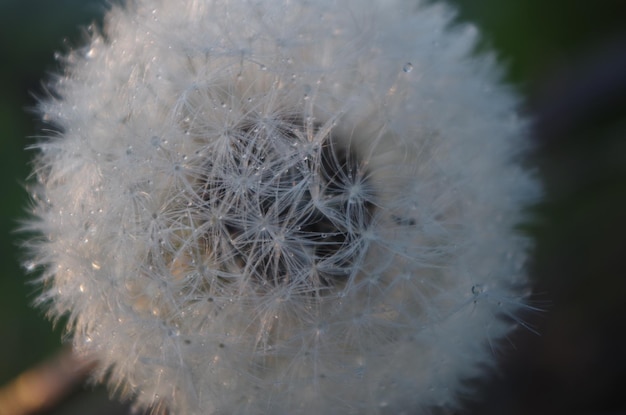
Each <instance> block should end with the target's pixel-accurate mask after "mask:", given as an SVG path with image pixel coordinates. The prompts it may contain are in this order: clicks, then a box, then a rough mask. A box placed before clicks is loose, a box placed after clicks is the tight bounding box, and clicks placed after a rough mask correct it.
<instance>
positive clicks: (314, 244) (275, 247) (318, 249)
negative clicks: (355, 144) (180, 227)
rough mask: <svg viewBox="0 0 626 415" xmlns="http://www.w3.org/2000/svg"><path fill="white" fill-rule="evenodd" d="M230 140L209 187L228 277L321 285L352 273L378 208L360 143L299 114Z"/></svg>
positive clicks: (240, 130) (246, 126)
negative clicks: (309, 122)
mask: <svg viewBox="0 0 626 415" xmlns="http://www.w3.org/2000/svg"><path fill="white" fill-rule="evenodd" d="M312 128H314V129H315V131H307V129H309V130H311V129H312ZM313 137H314V139H312V138H313ZM226 139H227V145H220V146H217V145H216V147H215V149H214V151H213V156H214V157H213V159H212V160H210V161H209V163H208V165H207V176H206V178H205V179H204V180H203V183H202V186H201V188H202V191H201V195H202V199H203V200H204V204H203V207H204V208H205V209H207V210H208V213H209V215H213V216H214V213H215V212H219V214H218V215H217V216H218V217H219V218H220V220H219V221H218V222H217V223H215V224H214V225H212V229H211V235H212V237H209V238H207V240H208V244H209V245H210V246H209V248H210V249H211V250H212V252H214V253H217V254H219V255H217V256H216V257H217V258H219V260H220V261H222V262H223V263H222V264H221V267H222V268H223V271H224V272H225V275H227V274H228V273H229V272H230V273H232V274H239V275H243V276H251V278H252V279H253V280H254V281H256V282H257V283H260V284H264V285H265V284H270V285H280V284H290V285H292V286H293V287H296V288H298V289H299V290H300V291H302V292H314V293H319V292H320V290H322V289H323V288H325V287H331V286H334V285H337V284H340V283H342V282H343V281H345V280H346V279H347V278H349V276H350V275H352V274H353V272H354V271H355V268H356V267H358V263H359V260H360V258H361V257H362V255H363V254H364V252H363V251H364V246H365V242H364V240H363V236H362V235H363V233H364V231H365V230H366V229H367V227H368V226H369V225H370V223H371V220H372V215H373V213H374V206H375V205H374V197H375V194H374V192H373V189H372V186H371V184H370V182H369V179H368V172H367V170H366V169H365V167H364V164H363V163H362V162H361V160H360V159H359V157H358V154H357V153H356V152H355V151H354V150H353V149H352V148H351V146H350V145H349V144H348V143H344V141H342V140H341V139H340V137H333V136H332V135H330V134H329V135H327V136H325V137H319V129H318V128H315V127H310V126H307V125H306V124H305V123H304V122H303V121H302V120H301V119H299V118H281V119H274V120H271V121H270V122H248V123H243V124H241V125H240V126H238V127H237V128H235V129H232V130H231V131H230V132H229V133H228V137H227V138H226Z"/></svg>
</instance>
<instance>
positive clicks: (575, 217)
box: [0, 0, 626, 415]
mask: <svg viewBox="0 0 626 415" xmlns="http://www.w3.org/2000/svg"><path fill="white" fill-rule="evenodd" d="M450 2H451V3H454V4H456V5H457V6H458V7H459V8H460V14H459V21H462V22H463V21H471V22H474V23H475V24H476V25H477V26H478V27H479V28H480V29H481V30H482V32H483V35H484V36H483V38H484V39H483V44H482V45H481V47H485V48H492V49H494V50H495V51H496V52H497V56H498V58H499V60H500V61H502V62H504V63H505V64H506V68H507V72H506V78H507V80H508V81H510V82H511V83H512V84H513V85H514V86H515V87H517V88H518V89H519V90H520V91H521V93H522V94H523V96H524V97H525V98H526V105H525V107H524V111H527V112H528V113H529V114H531V115H532V116H533V117H534V119H535V124H534V125H535V128H534V131H535V133H534V137H533V138H532V140H533V141H534V142H535V143H536V145H537V150H536V152H535V154H534V155H533V157H532V158H531V159H530V160H529V161H528V162H529V165H531V166H534V168H535V169H537V171H538V172H539V174H540V176H541V177H542V179H543V180H544V183H545V193H546V194H545V200H544V201H542V202H541V204H540V205H539V206H536V207H534V208H533V210H534V214H535V218H536V219H535V220H534V221H533V223H531V224H529V225H528V226H525V229H524V230H525V231H526V232H529V233H530V234H531V235H532V236H533V238H535V239H536V249H535V252H534V260H533V264H532V265H531V274H532V278H533V281H534V292H535V295H534V300H535V301H536V304H537V305H538V306H539V307H541V308H543V311H542V312H538V313H531V314H529V315H528V316H527V321H528V322H529V325H531V326H532V328H533V329H534V330H535V331H536V332H537V333H538V334H537V333H534V332H533V331H531V330H521V331H520V332H518V333H516V334H515V335H514V336H512V337H511V339H510V342H508V343H507V344H505V345H504V346H503V348H502V349H501V350H500V351H498V352H497V353H496V357H497V358H498V359H499V360H501V365H500V370H499V371H498V372H497V373H494V374H493V375H492V376H490V377H487V379H486V380H484V381H483V382H482V383H481V389H480V390H481V393H480V394H475V395H473V396H471V397H468V405H467V407H468V409H467V410H464V411H459V413H460V414H466V413H467V414H476V415H478V414H480V415H502V414H509V415H522V414H529V415H530V414H533V415H534V414H537V415H541V414H546V415H547V414H573V413H576V414H607V415H609V414H611V415H616V414H626V400H625V399H624V398H623V386H622V385H623V384H625V383H626V1H623V0H598V1H595V2H591V1H589V0H550V1H546V0H450ZM105 9H106V7H105V4H104V1H103V0H54V1H52V0H0V158H1V159H0V267H1V268H0V387H1V385H3V384H7V383H8V382H10V381H11V380H12V379H15V378H16V377H17V376H18V375H19V374H20V373H23V372H24V371H25V370H27V369H28V368H30V367H33V366H34V365H37V364H38V363H39V362H41V361H43V360H44V359H46V358H50V357H52V356H54V355H55V354H56V353H57V352H58V350H59V348H60V347H61V330H60V329H53V327H52V325H51V323H49V322H48V321H47V320H46V319H45V318H44V315H43V313H42V312H41V311H39V310H36V309H33V308H32V307H31V306H30V303H31V302H32V301H33V298H34V293H35V292H36V289H35V287H33V286H32V285H29V284H28V281H29V277H27V276H25V273H24V272H23V270H22V268H21V267H20V261H21V254H20V249H19V238H20V236H19V235H17V234H15V232H14V230H15V229H16V228H17V227H18V221H19V219H20V218H23V217H24V216H25V213H24V212H25V210H26V207H27V201H28V197H27V194H26V192H25V190H24V187H23V184H24V183H25V182H26V178H27V175H28V172H29V165H28V160H29V158H30V157H31V156H32V154H30V153H29V152H27V151H25V150H24V148H25V147H26V146H28V144H29V143H30V142H31V141H29V139H27V137H32V136H36V135H37V134H39V132H38V129H39V128H41V127H42V126H41V125H40V124H38V122H37V120H36V116H35V115H34V114H33V113H32V112H31V111H29V108H32V107H33V106H34V105H35V103H36V100H35V98H34V96H37V95H39V96H41V95H42V94H44V88H43V86H42V85H43V84H42V83H41V80H42V79H45V78H46V76H47V74H49V73H54V72H55V71H57V70H58V69H59V64H58V62H56V61H55V59H54V54H55V52H61V53H64V51H67V50H68V48H72V47H76V46H79V45H81V43H82V39H84V31H83V30H81V27H85V26H86V25H88V24H90V23H92V22H99V21H101V18H102V15H103V13H104V10H105ZM128 411H129V409H128V407H127V406H124V405H122V404H119V403H116V402H114V401H113V402H110V401H109V400H108V398H107V393H106V392H105V391H104V390H103V389H102V388H94V387H91V386H87V387H83V388H78V389H77V390H76V391H75V392H74V393H73V394H72V395H71V396H70V397H69V398H68V399H66V400H64V401H63V402H62V403H60V404H58V405H56V406H55V407H54V408H53V409H50V410H48V411H47V412H45V413H46V414H56V415H73V414H86V413H89V414H127V413H128ZM1 412H2V411H1V408H0V413H1Z"/></svg>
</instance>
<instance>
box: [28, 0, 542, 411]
mask: <svg viewBox="0 0 626 415" xmlns="http://www.w3.org/2000/svg"><path fill="white" fill-rule="evenodd" d="M450 19H451V13H450V11H449V10H448V9H447V8H446V7H442V6H437V5H435V6H427V5H423V4H417V2H412V1H403V0H397V1H382V0H365V1H363V0H358V1H357V0H347V1H345V2H336V1H330V0H315V1H301V0H296V1H279V0H270V1H266V2H256V1H252V0H228V1H226V0H204V1H197V0H176V1H174V0H151V1H148V0H128V2H127V4H125V5H124V6H113V7H112V9H111V10H110V11H109V12H108V14H107V17H106V24H105V29H104V33H103V34H99V33H93V34H92V39H91V42H90V45H88V46H86V47H85V48H84V49H83V50H77V51H75V52H72V53H71V54H70V56H69V57H68V58H66V59H65V61H66V62H67V63H66V65H67V66H66V69H65V72H64V73H63V74H62V75H61V76H59V78H58V81H57V83H56V86H55V87H54V96H51V97H49V98H48V99H45V100H43V101H42V102H41V104H40V113H41V116H42V118H43V119H44V120H45V121H46V122H47V123H49V124H50V125H51V126H52V127H53V129H55V130H56V131H57V133H55V136H54V137H50V138H49V139H47V140H45V141H42V142H41V143H40V144H38V145H37V147H38V149H39V153H38V156H37V159H36V162H35V171H36V175H37V178H38V185H37V186H36V188H35V189H34V194H35V195H36V200H35V206H36V208H35V214H34V219H32V221H31V222H30V226H29V228H30V229H31V230H34V231H36V232H38V233H39V234H41V235H43V236H44V237H42V238H41V239H40V240H36V241H33V243H32V247H31V252H32V258H31V260H30V261H29V262H27V263H26V267H27V269H29V270H36V269H42V270H44V271H43V274H42V276H41V282H42V287H43V293H42V294H41V297H40V302H41V303H43V304H45V306H46V307H47V308H48V310H49V312H50V315H51V316H52V317H53V318H59V317H60V316H65V315H67V316H68V317H69V322H68V331H69V332H70V333H71V336H72V339H73V344H74V348H75V350H76V351H77V353H85V354H89V355H95V356H97V357H98V358H99V361H100V362H101V364H102V367H101V370H100V371H99V372H98V373H97V374H96V376H99V377H100V378H101V379H102V380H104V379H105V378H106V379H108V383H109V385H110V386H111V387H112V388H113V389H116V390H118V392H120V394H121V395H122V396H124V397H132V398H133V399H134V400H135V401H136V403H137V405H138V406H139V407H150V406H152V407H153V408H156V409H157V410H168V411H170V413H172V414H182V415H186V414H223V413H233V414H243V413H245V414H255V413H258V414H317V413H323V414H344V413H359V414H387V413H402V412H407V411H408V412H411V413H418V412H419V411H427V410H428V408H430V407H433V406H448V407H453V406H455V405H456V403H457V399H456V392H455V391H456V390H458V388H459V385H461V382H462V381H463V379H466V378H469V377H474V376H476V375H478V374H479V373H480V371H481V370H483V369H482V368H484V366H485V365H488V364H489V363H491V362H492V360H493V359H492V356H491V355H490V353H491V352H490V349H489V347H490V345H493V344H494V342H495V341H496V340H497V339H498V338H500V337H503V336H505V335H506V334H507V333H509V331H510V330H511V329H512V327H513V325H514V323H516V322H519V317H518V316H517V311H518V310H519V309H520V308H521V307H523V304H524V300H523V298H524V294H525V293H524V290H523V287H524V285H525V282H526V278H525V275H524V273H523V267H520V264H522V263H523V262H524V259H525V251H526V249H527V248H528V241H527V240H526V239H525V238H524V237H522V236H520V235H517V234H515V233H514V232H513V230H512V229H513V227H514V226H515V225H516V224H517V223H519V222H520V221H521V220H523V219H524V217H523V215H522V209H523V207H524V206H525V205H526V204H528V203H529V202H531V201H532V200H533V198H534V197H535V196H536V194H537V187H538V186H537V184H536V183H535V181H534V180H533V179H532V178H531V176H530V175H529V174H528V173H527V172H525V171H524V170H523V169H522V168H521V167H520V166H518V165H516V164H515V163H514V160H515V159H516V158H517V157H518V156H520V155H523V154H524V151H525V147H526V145H525V144H524V130H525V125H524V123H521V122H519V120H518V118H516V116H515V106H516V98H515V96H514V95H513V94H512V93H511V92H510V91H509V90H508V89H507V88H503V87H500V86H499V80H498V69H497V68H496V67H495V65H494V63H493V62H492V59H490V58H489V57H484V56H482V57H480V56H479V57H472V55H471V51H472V49H473V46H474V44H475V42H476V39H475V37H476V33H475V31H474V30H466V31H458V30H448V25H449V24H450ZM418 75H419V76H418ZM485 85H488V86H489V88H488V89H489V92H488V93H487V92H485V91H486V89H485ZM487 287H488V290H487ZM521 287H522V288H521ZM105 374H106V375H105Z"/></svg>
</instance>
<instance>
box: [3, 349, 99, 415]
mask: <svg viewBox="0 0 626 415" xmlns="http://www.w3.org/2000/svg"><path fill="white" fill-rule="evenodd" d="M94 366H95V362H94V361H93V360H87V359H84V358H80V357H78V356H76V355H74V354H73V353H72V350H71V348H69V347H68V348H64V349H62V350H61V351H60V352H59V353H58V354H57V355H55V356H53V357H52V358H51V359H49V360H47V361H45V362H43V363H41V364H39V365H38V366H35V367H33V368H31V369H29V370H27V371H26V372H24V373H22V374H20V375H19V376H18V377H16V378H15V379H13V380H12V381H11V382H9V383H8V384H6V385H4V386H3V387H1V388H0V415H29V414H35V413H41V412H42V411H44V410H46V409H49V408H51V407H53V406H54V405H56V404H58V403H59V402H60V401H61V400H63V398H64V397H66V396H67V395H69V394H70V393H71V392H72V391H73V390H74V389H75V388H76V387H77V386H78V385H80V384H81V383H82V382H83V381H84V380H85V379H86V377H87V376H88V375H89V372H90V371H91V370H92V369H93V368H94Z"/></svg>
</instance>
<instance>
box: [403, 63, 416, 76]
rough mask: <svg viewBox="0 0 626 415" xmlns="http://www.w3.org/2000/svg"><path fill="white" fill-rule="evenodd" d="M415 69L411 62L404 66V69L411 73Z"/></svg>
mask: <svg viewBox="0 0 626 415" xmlns="http://www.w3.org/2000/svg"><path fill="white" fill-rule="evenodd" d="M412 70H413V64H412V63H411V62H407V63H405V64H404V66H403V67H402V71H404V72H406V73H409V72H411V71H412Z"/></svg>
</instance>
